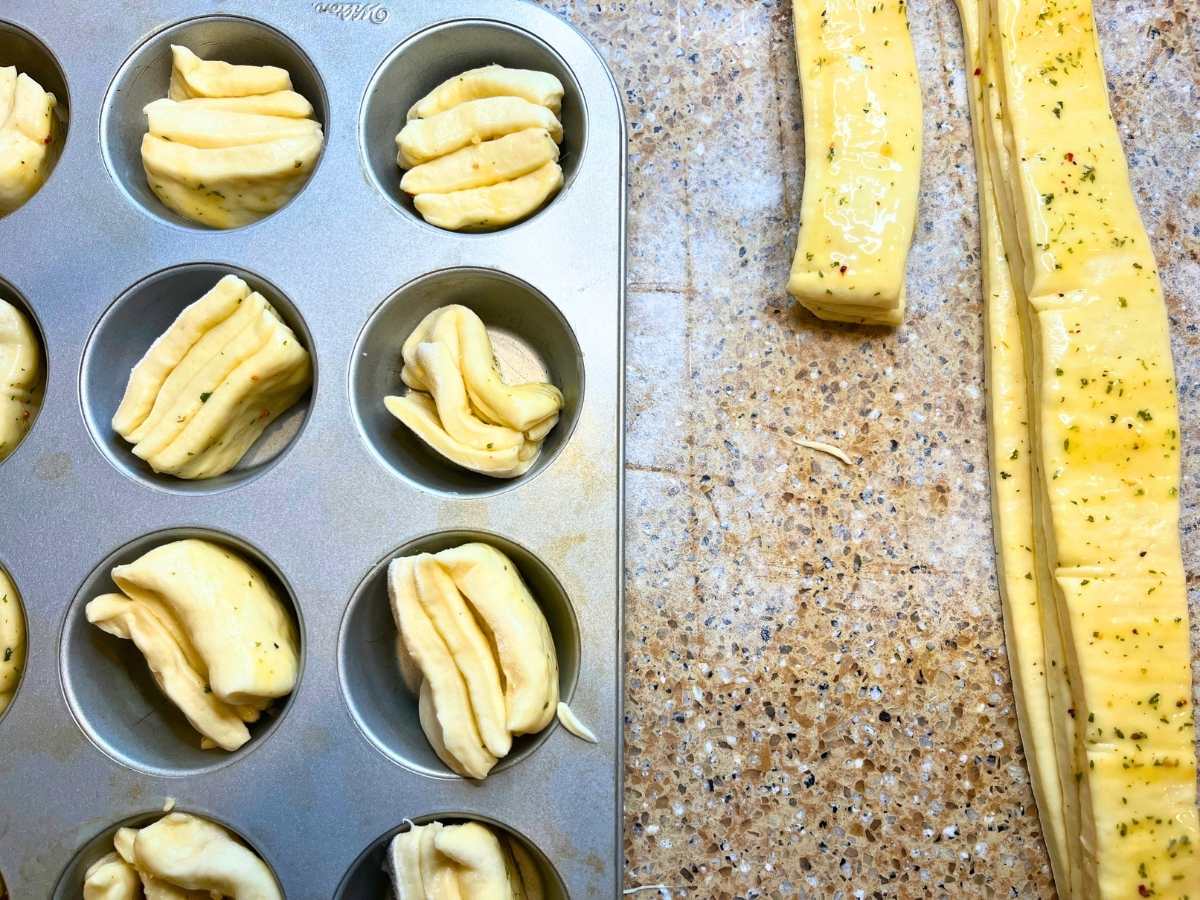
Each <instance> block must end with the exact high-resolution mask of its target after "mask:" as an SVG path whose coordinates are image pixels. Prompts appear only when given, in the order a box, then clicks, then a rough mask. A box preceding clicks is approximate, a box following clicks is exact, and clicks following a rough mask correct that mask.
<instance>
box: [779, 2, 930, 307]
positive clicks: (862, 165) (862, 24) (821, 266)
mask: <svg viewBox="0 0 1200 900" xmlns="http://www.w3.org/2000/svg"><path fill="white" fill-rule="evenodd" d="M792 9H793V11H794V17H795V28H796V59H797V64H798V66H799V70H800V82H801V93H802V95H803V103H804V197H803V201H802V205H801V213H800V236H799V238H798V240H797V244H796V255H795V257H794V259H793V261H792V271H791V277H790V279H789V280H788V293H790V294H791V295H792V296H793V297H795V298H796V300H797V302H799V303H800V304H801V305H802V306H804V307H805V308H806V309H808V310H809V311H811V312H812V313H813V314H814V315H816V316H819V317H820V318H822V319H830V320H833V321H837V322H855V323H860V324H871V325H899V324H900V322H901V321H902V320H903V318H904V304H905V290H904V270H905V264H906V261H907V258H908V249H909V245H910V244H911V243H912V234H913V227H914V226H915V224H916V217H917V188H918V185H919V183H920V176H921V85H920V83H919V82H918V80H917V63H916V56H915V55H914V53H913V45H912V38H911V37H910V35H909V33H908V18H907V12H906V4H905V3H904V2H899V3H882V2H873V0H793V3H792Z"/></svg>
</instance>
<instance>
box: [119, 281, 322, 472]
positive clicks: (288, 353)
mask: <svg viewBox="0 0 1200 900" xmlns="http://www.w3.org/2000/svg"><path fill="white" fill-rule="evenodd" d="M311 385H312V363H311V359H310V357H309V354H308V351H307V350H305V349H304V347H303V346H301V344H300V341H299V340H298V339H297V338H296V335H295V333H294V332H293V331H292V329H291V328H289V327H288V326H287V325H286V324H285V323H284V322H283V320H282V319H280V318H279V315H278V313H276V311H275V309H274V308H273V307H272V306H271V304H270V303H268V302H267V300H266V298H264V297H263V296H262V295H261V294H259V293H258V292H257V291H251V290H250V287H249V285H247V284H246V282H245V281H243V280H242V279H241V278H239V277H237V276H236V275H226V276H225V277H223V278H222V279H221V280H220V281H218V282H217V284H216V285H215V286H214V287H213V288H212V290H210V291H208V292H207V293H206V294H205V295H204V296H203V297H201V298H200V299H199V300H197V301H196V302H194V303H192V304H190V305H189V306H188V307H186V308H185V309H184V310H183V312H181V313H180V314H179V316H178V317H177V318H176V319H175V321H174V322H173V323H172V324H171V327H170V328H168V329H167V330H166V331H165V332H164V333H163V334H162V335H160V336H159V337H158V338H157V339H156V340H155V341H154V343H153V344H152V345H151V346H150V349H149V350H148V351H146V355H145V356H143V357H142V359H141V360H140V361H139V362H138V363H137V365H135V366H134V367H133V371H132V372H131V373H130V375H129V383H128V385H127V386H126V388H125V394H124V396H123V397H122V399H121V404H120V406H119V407H118V408H117V411H116V413H115V414H114V415H113V419H112V426H113V430H114V431H116V432H117V434H119V435H121V437H123V438H124V439H125V440H127V441H128V442H129V443H130V444H132V445H133V453H134V454H135V455H136V456H138V457H140V458H141V459H144V460H145V461H146V462H147V463H148V464H149V465H150V467H151V468H152V469H154V471H155V472H159V473H161V474H166V475H174V476H175V477H177V478H184V479H203V478H214V477H216V476H218V475H222V474H224V473H225V472H228V471H229V470H230V469H232V468H233V467H234V466H236V465H237V464H238V462H240V461H241V459H242V457H243V456H244V455H245V454H246V452H247V451H248V450H249V449H250V447H251V446H252V445H253V444H254V442H255V441H256V440H258V438H259V437H260V436H261V435H262V433H263V431H265V430H266V428H267V426H268V425H270V424H271V423H272V422H273V421H275V419H277V418H278V417H279V416H280V415H282V414H283V413H284V412H285V411H287V410H288V409H289V408H291V406H292V405H293V404H294V403H295V402H296V401H297V400H299V399H300V398H301V397H302V396H304V394H305V392H307V391H308V389H309V387H310V386H311Z"/></svg>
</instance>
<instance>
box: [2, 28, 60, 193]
mask: <svg viewBox="0 0 1200 900" xmlns="http://www.w3.org/2000/svg"><path fill="white" fill-rule="evenodd" d="M0 65H4V66H16V67H17V72H18V73H22V72H23V73H24V74H26V75H28V76H29V77H30V78H32V79H33V80H34V81H36V82H37V83H38V84H40V85H41V86H42V90H46V91H49V92H50V93H52V94H53V95H54V99H55V100H57V101H58V105H57V106H56V107H55V115H56V117H57V118H58V135H57V138H56V139H55V142H54V151H55V152H54V156H53V160H52V162H51V164H50V165H51V169H50V174H49V175H48V176H47V178H46V183H45V184H43V185H42V188H44V187H45V186H46V184H49V183H50V179H51V178H52V177H53V176H54V166H55V164H57V162H58V157H59V155H60V153H61V151H62V147H63V144H64V143H65V142H66V138H67V129H68V128H69V126H70V124H71V94H70V91H69V90H68V89H67V76H66V74H65V73H64V72H63V68H62V66H60V65H59V64H58V59H57V58H56V57H55V56H54V54H53V53H51V52H50V48H49V47H47V46H46V45H45V44H43V43H42V42H41V41H40V40H38V38H37V37H35V36H34V35H33V34H31V33H30V32H28V31H26V30H25V29H24V28H21V27H20V26H18V25H14V24H12V23H11V22H5V21H3V20H0ZM39 190H40V189H39Z"/></svg>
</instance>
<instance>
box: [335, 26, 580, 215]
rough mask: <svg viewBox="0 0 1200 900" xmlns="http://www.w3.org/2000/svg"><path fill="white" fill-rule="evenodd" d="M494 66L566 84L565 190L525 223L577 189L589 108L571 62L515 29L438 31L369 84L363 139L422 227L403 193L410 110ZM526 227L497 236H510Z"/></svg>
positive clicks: (396, 197)
mask: <svg viewBox="0 0 1200 900" xmlns="http://www.w3.org/2000/svg"><path fill="white" fill-rule="evenodd" d="M493 63H498V64H499V65H502V66H505V67H507V68H512V69H533V70H536V71H539V72H549V73H550V74H551V75H554V76H555V77H556V78H558V80H559V81H561V82H562V85H563V90H564V96H563V103H562V113H561V115H560V120H561V121H562V126H563V140H562V143H561V144H560V145H559V165H560V166H562V170H563V186H562V189H561V190H560V191H559V192H558V195H557V196H556V197H552V198H551V199H550V200H549V202H547V203H546V205H545V206H543V207H542V208H541V210H539V211H537V212H535V213H534V214H533V215H531V216H529V217H528V218H526V219H524V220H523V221H524V222H528V221H531V220H532V219H534V218H536V217H537V216H538V215H540V214H541V213H542V212H544V211H545V210H547V209H549V208H550V207H551V206H553V205H554V201H555V200H556V199H557V198H558V197H560V196H562V195H563V194H565V193H566V192H567V191H568V190H570V188H571V183H572V182H573V181H574V178H575V173H576V172H577V171H578V170H579V163H580V160H581V159H582V158H583V153H584V149H585V147H586V144H587V108H586V105H585V103H584V99H583V91H582V90H581V89H580V87H579V82H578V80H577V79H576V78H575V73H574V72H572V71H571V68H570V66H568V65H567V63H566V61H565V60H563V58H562V57H561V56H559V55H558V53H557V52H555V50H554V49H553V48H551V47H550V46H549V45H548V44H546V43H545V42H544V41H542V39H541V38H538V37H535V36H534V35H532V34H530V33H529V32H528V31H524V30H523V29H521V28H517V27H516V26H514V25H509V24H506V23H503V22H494V21H489V20H483V19H460V20H457V21H453V22H443V23H441V24H439V25H434V26H433V27H431V28H427V29H426V30H425V31H422V32H420V33H418V34H416V35H413V36H412V37H410V38H409V39H408V40H406V41H405V42H404V43H402V44H400V45H399V46H398V47H396V48H395V49H394V50H393V51H392V52H391V53H390V54H388V56H387V58H386V59H385V60H384V61H383V63H382V64H381V65H380V66H379V68H378V69H377V70H376V71H375V74H374V75H373V76H372V78H371V82H370V84H368V85H367V93H366V96H365V97H364V99H363V105H362V113H361V117H360V121H359V140H360V141H361V144H362V150H363V157H364V162H365V163H366V167H367V171H368V172H369V173H370V175H371V179H372V180H373V181H374V182H375V185H376V187H378V188H379V190H380V191H381V192H382V193H383V195H384V196H385V197H387V198H388V199H389V200H390V201H391V202H392V204H393V205H395V206H396V207H397V208H398V209H401V210H403V211H404V212H405V213H407V214H408V215H410V216H412V217H413V218H414V219H416V220H417V221H418V222H420V223H422V224H425V220H424V219H422V218H421V214H420V213H418V212H417V209H416V207H415V206H414V205H413V202H412V197H410V196H409V195H408V194H406V193H404V192H403V191H402V190H400V177H401V175H402V174H403V173H402V172H401V170H400V168H399V166H398V165H397V164H396V135H397V134H399V132H400V129H401V128H403V127H404V123H405V122H406V121H407V118H408V110H409V108H410V107H411V106H412V105H413V104H414V103H416V102H417V101H418V100H420V99H421V98H422V97H424V96H425V95H426V94H428V93H429V92H430V91H431V90H433V89H434V88H435V87H437V86H438V85H439V84H441V83H442V82H443V81H445V80H447V79H448V78H453V77H454V76H455V75H460V74H462V73H463V72H466V71H468V70H470V69H477V68H480V67H482V66H489V65H492V64H493ZM519 224H521V223H519V222H518V223H514V224H513V225H509V226H504V227H502V228H499V229H491V230H492V231H503V230H504V228H514V227H516V226H517V225H519ZM428 227H433V226H428ZM437 230H438V231H439V232H440V233H443V234H445V233H446V232H445V231H443V230H442V229H440V228H439V229H437ZM451 233H452V234H457V233H461V232H451ZM479 233H480V232H473V233H472V234H476V235H477V234H479ZM482 233H487V232H482ZM464 234H465V233H464ZM468 236H469V235H468Z"/></svg>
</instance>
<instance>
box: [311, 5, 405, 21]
mask: <svg viewBox="0 0 1200 900" xmlns="http://www.w3.org/2000/svg"><path fill="white" fill-rule="evenodd" d="M313 10H314V11H315V12H319V13H326V14H328V15H331V16H337V17H338V18H339V19H341V20H342V21H343V22H370V23H371V24H372V25H382V24H383V23H384V22H386V21H387V20H388V15H389V13H388V10H387V7H386V6H384V5H383V4H382V3H314V4H313Z"/></svg>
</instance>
